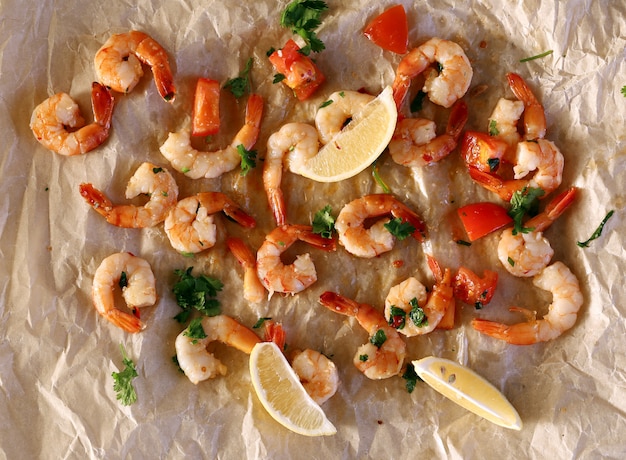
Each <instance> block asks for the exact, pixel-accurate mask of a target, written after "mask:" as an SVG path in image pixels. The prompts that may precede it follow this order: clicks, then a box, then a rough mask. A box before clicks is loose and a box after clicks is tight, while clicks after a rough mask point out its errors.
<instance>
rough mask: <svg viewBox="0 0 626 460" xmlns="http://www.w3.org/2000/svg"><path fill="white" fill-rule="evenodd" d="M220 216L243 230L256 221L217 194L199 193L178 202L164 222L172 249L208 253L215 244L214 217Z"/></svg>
mask: <svg viewBox="0 0 626 460" xmlns="http://www.w3.org/2000/svg"><path fill="white" fill-rule="evenodd" d="M220 211H222V212H224V214H226V215H227V216H228V217H230V218H231V219H233V220H234V221H235V222H237V223H238V224H240V225H243V226H244V227H247V228H254V227H255V226H256V221H255V220H254V218H253V217H251V216H249V215H248V214H246V213H245V212H244V211H243V210H242V209H241V208H239V206H237V204H236V203H235V202H234V201H233V200H231V199H230V198H228V196H226V195H225V194H223V193H220V192H201V193H198V194H196V195H194V196H190V197H187V198H184V199H182V200H180V201H179V202H178V203H176V205H175V206H174V207H173V208H172V209H171V210H170V212H169V213H168V214H167V217H166V218H165V222H164V229H165V233H166V234H167V237H168V238H169V240H170V243H171V244H172V247H173V248H174V249H176V250H177V251H179V252H184V253H191V254H196V253H198V252H201V251H204V250H205V249H209V248H211V247H213V246H214V245H215V242H216V241H217V226H216V225H215V219H214V216H213V215H214V214H215V213H217V212H220Z"/></svg>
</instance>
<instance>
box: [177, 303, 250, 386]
mask: <svg viewBox="0 0 626 460" xmlns="http://www.w3.org/2000/svg"><path fill="white" fill-rule="evenodd" d="M216 341H217V342H221V343H223V344H226V345H228V346H230V347H233V348H235V349H237V350H239V351H243V352H244V353H246V354H248V355H249V354H250V353H251V352H252V348H254V346H255V345H256V344H257V343H259V342H261V339H260V338H259V336H258V335H256V333H255V332H254V331H253V330H252V329H250V328H248V327H246V326H244V325H243V324H241V323H240V322H239V321H237V320H236V319H234V318H231V317H230V316H226V315H217V316H206V317H204V318H202V319H201V320H199V321H192V323H191V324H190V325H189V327H187V328H186V329H185V330H184V331H182V332H181V333H180V334H178V337H176V341H175V345H174V346H175V348H176V358H177V360H178V365H179V366H180V368H181V369H182V371H183V372H184V373H185V375H186V376H187V378H188V379H189V380H190V381H191V382H192V383H193V384H196V385H197V384H198V383H199V382H202V381H203V380H208V379H212V378H215V377H217V376H220V375H226V372H227V370H228V369H227V367H226V365H224V364H223V363H222V362H221V361H220V360H219V359H218V358H216V357H215V355H214V354H213V353H211V352H210V351H209V350H208V349H207V347H208V346H209V345H210V344H211V343H212V342H216Z"/></svg>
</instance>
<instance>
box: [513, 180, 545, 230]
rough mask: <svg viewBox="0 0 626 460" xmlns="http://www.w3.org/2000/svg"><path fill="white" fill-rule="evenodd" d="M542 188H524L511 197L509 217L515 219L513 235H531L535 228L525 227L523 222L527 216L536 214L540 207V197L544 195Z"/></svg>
mask: <svg viewBox="0 0 626 460" xmlns="http://www.w3.org/2000/svg"><path fill="white" fill-rule="evenodd" d="M544 193H545V192H544V191H543V190H542V189H540V188H534V187H524V188H523V189H522V190H519V191H517V192H515V193H514V194H513V196H512V197H511V209H510V210H509V216H511V217H512V218H513V223H514V225H513V235H517V234H518V233H520V232H521V233H530V232H532V231H533V230H534V228H529V227H524V225H523V223H522V220H523V219H524V216H525V215H526V214H533V213H536V211H537V207H538V205H539V197H541V196H543V195H544Z"/></svg>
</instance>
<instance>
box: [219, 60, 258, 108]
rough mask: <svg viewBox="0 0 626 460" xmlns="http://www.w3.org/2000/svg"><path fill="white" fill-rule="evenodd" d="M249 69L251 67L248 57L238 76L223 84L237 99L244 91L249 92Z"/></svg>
mask: <svg viewBox="0 0 626 460" xmlns="http://www.w3.org/2000/svg"><path fill="white" fill-rule="evenodd" d="M250 69H252V58H248V61H247V62H246V67H245V68H244V69H243V70H242V71H241V73H240V74H239V76H238V77H236V78H231V79H230V80H228V81H227V82H226V83H225V84H224V88H226V89H228V90H230V92H231V93H233V96H235V97H236V98H237V99H239V98H240V97H241V96H243V95H244V94H245V93H246V92H250V75H249V74H250Z"/></svg>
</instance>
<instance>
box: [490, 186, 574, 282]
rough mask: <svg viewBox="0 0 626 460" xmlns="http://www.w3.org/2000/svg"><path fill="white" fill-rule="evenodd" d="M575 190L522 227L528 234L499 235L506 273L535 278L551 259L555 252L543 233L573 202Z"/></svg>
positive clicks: (505, 233)
mask: <svg viewBox="0 0 626 460" xmlns="http://www.w3.org/2000/svg"><path fill="white" fill-rule="evenodd" d="M575 197H576V189H575V188H574V187H571V188H569V189H567V190H565V191H564V192H563V193H561V194H560V195H558V196H557V197H555V198H554V199H553V200H552V201H551V202H550V203H549V204H548V205H547V206H546V208H545V210H544V211H543V212H542V213H540V214H537V215H536V216H534V217H532V218H530V219H529V220H528V221H526V222H525V223H524V227H525V228H527V229H529V231H527V232H516V233H515V234H514V233H513V230H512V229H506V230H504V231H503V232H502V236H501V238H500V242H499V243H498V258H499V259H500V262H502V265H503V266H504V267H505V268H506V269H507V271H508V272H509V273H511V274H512V275H514V276H519V277H530V276H535V275H537V274H538V273H539V272H541V270H543V269H544V268H545V267H546V266H547V265H548V264H549V263H550V260H551V259H552V256H553V255H554V250H553V249H552V247H551V246H550V243H549V242H548V240H547V239H546V238H545V237H544V236H543V232H544V230H546V229H547V228H548V227H549V226H550V225H552V223H553V222H554V221H555V220H556V219H557V218H558V217H559V216H561V214H563V212H565V210H566V209H567V208H568V207H569V206H570V205H571V204H572V203H573V202H574V199H575Z"/></svg>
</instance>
